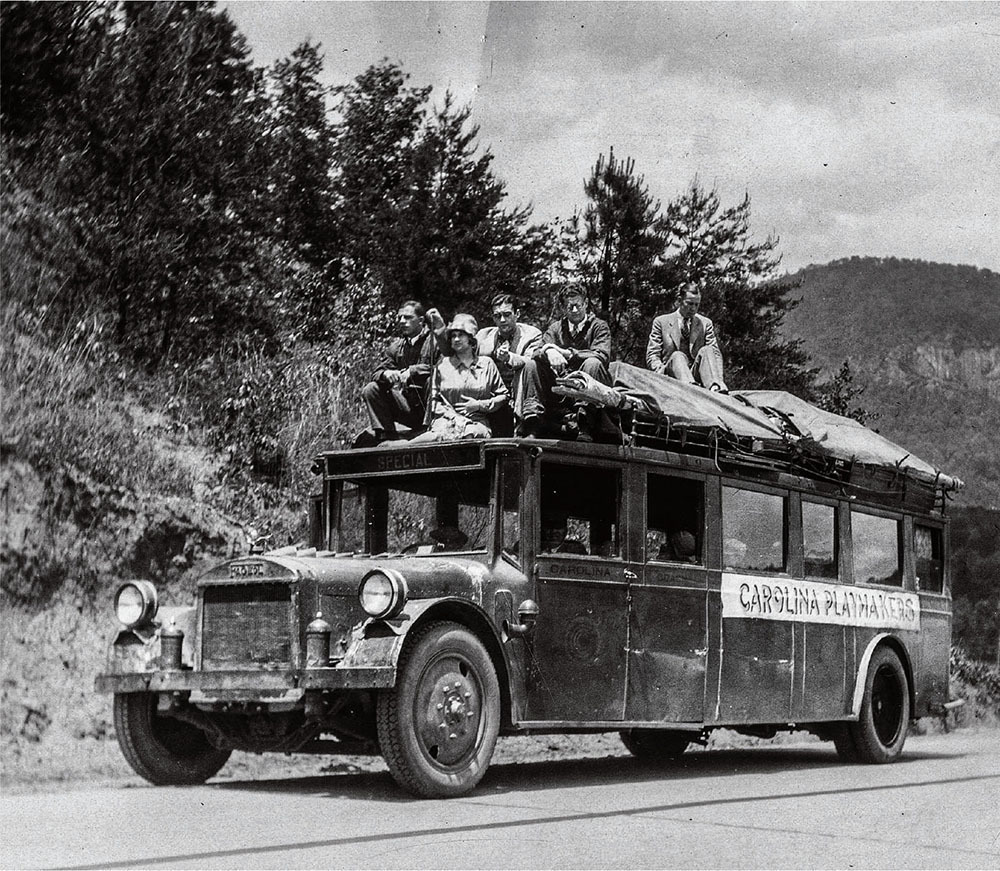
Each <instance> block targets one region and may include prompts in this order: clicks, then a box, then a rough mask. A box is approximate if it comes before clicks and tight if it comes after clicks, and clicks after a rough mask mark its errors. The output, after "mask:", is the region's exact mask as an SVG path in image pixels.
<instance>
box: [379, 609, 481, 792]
mask: <svg viewBox="0 0 1000 871" xmlns="http://www.w3.org/2000/svg"><path fill="white" fill-rule="evenodd" d="M377 724H378V738H379V745H380V746H381V748H382V754H383V756H384V757H385V761H386V764H387V765H388V766H389V771H390V773H391V774H392V776H393V778H395V780H396V782H397V783H399V784H400V786H402V787H403V788H404V789H406V790H408V791H409V792H412V793H414V794H415V795H419V796H424V797H427V798H449V797H451V796H457V795H462V794H464V793H466V792H468V791H469V790H471V789H472V788H473V787H474V786H475V785H476V784H477V783H479V781H480V779H481V778H482V776H483V774H485V773H486V768H487V767H488V766H489V764H490V760H491V759H492V758H493V748H494V747H495V746H496V741H497V735H498V733H499V731H500V684H499V681H498V680H497V675H496V671H495V670H494V668H493V662H492V661H491V660H490V656H489V654H488V653H487V652H486V648H485V647H483V645H482V642H480V641H479V639H478V638H476V636H475V635H473V634H472V633H471V632H470V631H469V630H468V629H466V628H464V627H463V626H459V625H458V624H457V623H450V622H440V623H431V624H429V625H427V626H425V627H423V628H421V629H417V630H416V632H415V635H414V637H412V638H409V639H407V645H406V647H405V648H404V650H403V654H402V657H401V661H400V665H399V676H398V678H397V681H396V686H395V688H393V689H391V690H383V691H382V692H381V693H379V698H378V706H377Z"/></svg>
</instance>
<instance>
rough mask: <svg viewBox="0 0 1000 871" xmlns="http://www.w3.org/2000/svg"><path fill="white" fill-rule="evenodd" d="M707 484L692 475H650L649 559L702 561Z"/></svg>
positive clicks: (648, 492) (647, 498) (647, 484)
mask: <svg viewBox="0 0 1000 871" xmlns="http://www.w3.org/2000/svg"><path fill="white" fill-rule="evenodd" d="M704 506H705V485H704V484H702V482H701V481H693V480H691V479H690V478H668V477H667V476H666V475H653V474H651V475H648V476H647V477H646V560H647V561H649V560H655V561H657V562H681V563H694V564H696V565H700V564H701V563H702V528H703V522H702V518H703V517H704V516H705V509H704Z"/></svg>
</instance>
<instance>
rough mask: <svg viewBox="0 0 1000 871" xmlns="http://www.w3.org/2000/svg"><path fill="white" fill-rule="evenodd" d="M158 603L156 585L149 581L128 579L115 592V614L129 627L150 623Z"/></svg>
mask: <svg viewBox="0 0 1000 871" xmlns="http://www.w3.org/2000/svg"><path fill="white" fill-rule="evenodd" d="M158 605H159V602H158V600H157V598H156V587H154V586H153V585H152V584H151V583H150V582H149V581H127V582H126V583H124V584H122V585H121V586H120V587H119V588H118V592H117V593H115V616H116V617H117V618H118V620H119V621H120V622H121V623H123V624H124V625H125V626H128V628H129V629H131V628H132V627H134V626H141V625H142V624H144V623H149V621H150V620H152V619H153V618H154V617H155V616H156V609H157V607H158Z"/></svg>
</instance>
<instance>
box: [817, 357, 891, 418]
mask: <svg viewBox="0 0 1000 871" xmlns="http://www.w3.org/2000/svg"><path fill="white" fill-rule="evenodd" d="M864 392H865V388H864V387H859V386H858V385H857V384H856V383H855V381H854V372H853V371H851V364H850V362H849V361H848V360H844V362H843V363H842V364H841V366H840V369H839V370H838V372H837V374H836V375H834V376H833V378H831V379H830V380H829V381H824V382H823V383H821V384H819V385H818V386H817V388H816V396H815V401H816V404H817V405H818V406H819V407H820V408H822V409H823V410H824V411H829V412H832V413H833V414H840V415H843V416H844V417H849V418H851V419H852V420H856V421H857V422H858V423H860V424H868V423H870V422H872V421H874V420H875V419H877V418H878V414H877V413H874V412H871V411H868V409H866V408H864V407H863V406H861V405H857V404H855V400H856V399H858V397H860V396H861V395H862V394H863V393H864Z"/></svg>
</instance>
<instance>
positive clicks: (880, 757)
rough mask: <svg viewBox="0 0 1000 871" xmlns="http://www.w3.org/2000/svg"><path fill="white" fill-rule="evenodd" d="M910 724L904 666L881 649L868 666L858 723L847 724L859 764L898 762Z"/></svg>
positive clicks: (889, 651) (885, 648) (888, 652)
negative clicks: (896, 760)
mask: <svg viewBox="0 0 1000 871" xmlns="http://www.w3.org/2000/svg"><path fill="white" fill-rule="evenodd" d="M909 723H910V688H909V682H908V681H907V679H906V672H905V671H904V669H903V663H901V662H900V661H899V656H897V655H896V653H895V651H893V650H892V649H891V648H888V647H879V648H877V649H876V650H875V652H874V653H873V654H872V658H871V662H869V664H868V673H867V675H865V694H864V697H863V699H862V701H861V712H860V715H859V717H858V721H857V722H856V723H849V724H847V733H848V735H849V736H850V738H851V742H852V743H853V745H854V749H855V751H856V754H857V757H856V758H857V760H858V761H859V762H867V763H872V764H876V765H881V764H884V763H886V762H892V761H894V760H895V759H898V758H899V755H900V753H902V752H903V744H905V743H906V730H907V728H908V727H909ZM838 751H839V748H838Z"/></svg>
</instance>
